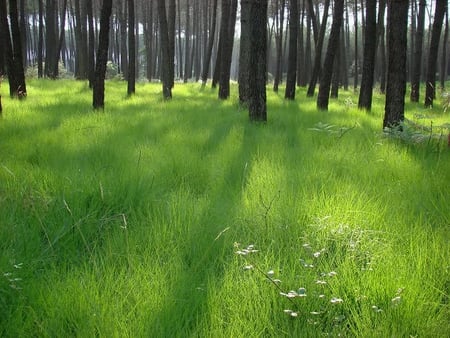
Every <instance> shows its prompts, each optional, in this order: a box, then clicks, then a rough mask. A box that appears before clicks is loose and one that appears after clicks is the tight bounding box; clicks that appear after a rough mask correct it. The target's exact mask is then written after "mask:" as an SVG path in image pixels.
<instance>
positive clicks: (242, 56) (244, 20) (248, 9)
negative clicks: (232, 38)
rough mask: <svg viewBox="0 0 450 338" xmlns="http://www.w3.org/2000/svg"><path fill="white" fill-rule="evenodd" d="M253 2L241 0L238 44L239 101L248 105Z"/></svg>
mask: <svg viewBox="0 0 450 338" xmlns="http://www.w3.org/2000/svg"><path fill="white" fill-rule="evenodd" d="M252 9H253V3H252V1H251V0H241V39H240V45H239V77H238V83H239V103H240V104H241V105H244V106H245V105H248V101H249V98H250V78H249V77H250V65H251V64H250V57H251V56H252V52H253V50H252V48H251V43H252V40H251V39H253V38H254V36H252V35H251V34H252V32H253V31H252V28H253V22H252V20H253V19H254V18H252V15H253V14H254V13H252ZM252 80H254V79H252Z"/></svg>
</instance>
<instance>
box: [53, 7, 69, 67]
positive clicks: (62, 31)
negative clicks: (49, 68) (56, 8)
mask: <svg viewBox="0 0 450 338" xmlns="http://www.w3.org/2000/svg"><path fill="white" fill-rule="evenodd" d="M66 9H67V0H64V2H63V8H62V10H61V29H60V34H59V39H58V45H57V47H56V54H55V61H56V62H55V64H54V65H53V66H54V67H55V69H54V70H53V73H54V74H56V76H58V75H59V69H58V64H59V57H60V54H61V49H62V46H63V44H64V38H65V35H66V31H65V27H66Z"/></svg>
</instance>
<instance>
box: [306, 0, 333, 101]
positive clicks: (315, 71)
mask: <svg viewBox="0 0 450 338" xmlns="http://www.w3.org/2000/svg"><path fill="white" fill-rule="evenodd" d="M329 7H330V0H325V7H324V9H323V17H322V24H321V26H320V34H319V39H318V40H317V44H316V51H315V56H314V68H313V71H312V74H311V79H310V81H309V86H308V92H307V93H306V95H307V96H308V97H311V96H313V95H314V91H315V89H316V84H317V80H318V78H319V75H320V65H321V63H322V47H323V40H324V39H325V30H326V27H327V18H328V8H329Z"/></svg>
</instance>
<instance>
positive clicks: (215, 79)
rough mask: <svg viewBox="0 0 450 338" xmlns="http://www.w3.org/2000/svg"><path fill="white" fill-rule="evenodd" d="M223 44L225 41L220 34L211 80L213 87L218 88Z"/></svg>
mask: <svg viewBox="0 0 450 338" xmlns="http://www.w3.org/2000/svg"><path fill="white" fill-rule="evenodd" d="M221 21H222V20H221ZM222 44H223V41H222V39H221V36H220V34H219V44H218V46H217V56H216V62H215V64H214V72H213V78H212V82H211V87H212V88H216V87H217V83H219V78H220V65H221V64H222Z"/></svg>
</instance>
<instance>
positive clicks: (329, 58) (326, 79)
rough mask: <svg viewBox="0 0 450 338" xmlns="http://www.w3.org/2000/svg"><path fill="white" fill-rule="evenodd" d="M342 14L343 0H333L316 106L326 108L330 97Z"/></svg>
mask: <svg viewBox="0 0 450 338" xmlns="http://www.w3.org/2000/svg"><path fill="white" fill-rule="evenodd" d="M343 15H344V0H335V3H334V12H333V23H332V25H331V32H330V37H329V39H328V47H327V54H326V55H325V61H324V63H323V68H322V69H323V71H322V75H321V77H320V86H319V93H318V95H317V108H318V109H324V110H328V101H329V98H330V85H331V76H332V74H333V63H334V57H335V55H336V51H337V50H338V48H339V33H340V31H341V25H342V18H343Z"/></svg>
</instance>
